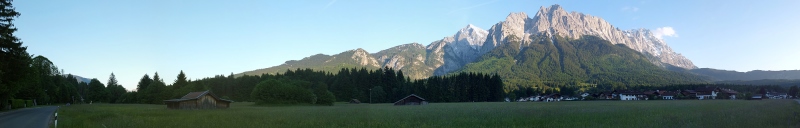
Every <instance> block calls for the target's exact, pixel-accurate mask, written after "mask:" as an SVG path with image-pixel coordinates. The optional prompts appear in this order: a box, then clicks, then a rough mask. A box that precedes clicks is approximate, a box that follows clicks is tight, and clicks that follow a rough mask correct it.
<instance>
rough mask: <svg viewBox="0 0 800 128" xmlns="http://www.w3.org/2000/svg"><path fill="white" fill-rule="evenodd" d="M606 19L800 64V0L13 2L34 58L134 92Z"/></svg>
mask: <svg viewBox="0 0 800 128" xmlns="http://www.w3.org/2000/svg"><path fill="white" fill-rule="evenodd" d="M553 4H559V5H561V6H562V7H563V8H564V9H565V10H567V11H577V12H582V13H585V14H589V15H593V16H599V17H602V18H604V19H605V20H607V21H608V22H610V23H611V24H612V25H614V26H616V27H619V28H620V29H636V28H646V29H651V30H656V29H657V28H665V27H668V28H672V30H674V34H673V33H667V36H665V37H664V39H665V40H666V42H667V43H668V44H669V45H670V46H671V47H672V48H673V50H674V51H676V52H678V53H681V54H683V55H684V56H686V57H687V58H689V59H691V60H692V61H693V62H694V64H695V65H697V66H698V67H701V68H704V67H709V68H717V69H727V70H737V71H750V70H794V69H800V59H797V56H800V50H797V49H798V48H800V42H798V40H797V38H796V37H798V36H800V33H799V32H798V30H800V24H798V21H799V20H800V13H797V12H800V8H798V7H800V2H799V1H795V0H783V1H781V0H775V1H727V0H726V1H722V0H715V1H711V0H709V1H651V0H640V1H562V0H558V1H521V0H494V1H486V0H471V1H462V0H441V1H423V0H410V1H347V0H321V1H290V0H280V1H255V0H243V1H230V2H229V1H225V2H220V1H211V0H193V1H188V0H183V1H178V0H176V1H163V0H143V1H108V0H81V1H46V2H42V1H22V0H19V1H15V2H14V5H15V6H16V9H17V11H19V12H21V13H22V15H21V16H20V17H19V18H18V19H17V20H16V21H15V25H16V27H17V28H19V31H18V32H17V33H15V34H16V35H17V36H18V37H20V38H21V39H22V41H23V42H24V45H27V46H28V52H29V53H31V54H36V55H43V56H45V57H47V58H49V59H50V60H51V61H53V62H54V63H55V64H56V65H57V66H58V67H59V68H60V69H64V71H65V73H71V74H76V75H80V76H85V77H89V78H98V79H99V80H100V81H106V80H108V76H109V75H110V74H111V73H112V72H113V73H114V74H115V75H116V77H117V80H118V81H119V82H120V83H121V84H122V85H123V86H124V87H125V88H127V89H128V90H134V89H135V88H136V83H137V82H138V81H139V79H140V78H141V77H142V76H143V75H144V74H149V75H150V76H151V77H152V75H153V73H154V72H158V74H159V75H160V76H161V77H162V78H163V79H164V81H165V82H167V84H171V83H172V82H173V81H174V80H175V77H176V76H177V74H178V72H179V71H181V70H183V71H184V72H186V74H187V76H188V77H189V78H190V79H200V78H204V77H213V76H214V75H219V74H224V75H228V74H231V73H240V72H244V71H249V70H255V69H260V68H267V67H271V66H276V65H279V64H282V63H283V62H285V61H287V60H297V59H302V58H303V57H307V56H310V55H313V54H317V53H323V54H337V53H340V52H343V51H345V50H350V49H356V48H364V49H365V50H367V51H369V52H373V53H374V52H378V51H380V50H383V49H386V48H390V47H392V46H396V45H400V44H407V43H413V42H417V43H420V44H423V45H428V44H429V43H430V42H433V41H435V40H439V39H441V38H443V37H446V36H450V35H453V34H455V32H456V31H458V30H459V29H460V28H463V27H465V26H467V24H474V25H476V26H478V27H481V28H484V29H489V28H490V27H491V26H492V25H494V24H495V23H498V22H500V21H502V20H504V19H505V17H506V16H507V15H508V14H509V13H511V12H525V13H528V14H529V16H531V15H533V14H535V13H536V11H537V10H538V9H539V7H541V6H546V7H549V6H550V5H553Z"/></svg>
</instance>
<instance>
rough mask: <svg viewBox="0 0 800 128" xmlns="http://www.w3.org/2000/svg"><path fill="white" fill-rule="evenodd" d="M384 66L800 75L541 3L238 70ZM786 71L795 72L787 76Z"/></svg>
mask: <svg viewBox="0 0 800 128" xmlns="http://www.w3.org/2000/svg"><path fill="white" fill-rule="evenodd" d="M382 67H389V68H394V69H399V70H401V71H403V72H404V73H405V74H406V75H407V76H408V77H411V78H414V79H422V78H427V77H430V76H437V75H447V74H450V73H454V72H486V73H497V74H501V76H503V77H504V78H505V82H506V83H507V84H512V85H513V84H517V85H520V84H534V85H537V84H539V85H541V84H545V83H547V82H548V81H550V82H553V81H558V82H565V81H570V82H577V83H595V82H610V83H614V82H617V83H620V84H653V83H661V84H668V83H695V82H710V81H714V80H742V79H747V80H751V79H762V78H763V79H776V78H778V79H799V78H800V75H798V74H800V73H797V72H800V71H776V72H769V71H768V72H761V71H754V73H750V72H748V73H744V74H743V75H742V74H739V73H736V72H731V71H724V70H716V69H707V68H702V69H699V68H697V66H695V65H694V64H693V63H692V61H691V60H689V59H687V58H686V57H684V56H683V55H681V54H679V53H676V52H675V51H673V50H672V48H670V47H669V46H668V45H667V43H666V42H665V41H664V40H663V39H661V38H659V37H656V36H655V35H654V33H653V32H652V31H650V30H648V29H631V30H621V29H619V28H617V27H614V26H613V25H611V24H610V23H608V22H607V21H605V20H603V19H602V18H600V17H596V16H591V15H587V14H583V13H579V12H567V11H565V10H564V9H563V8H562V7H561V6H560V5H552V6H550V7H544V6H543V7H540V9H539V10H538V12H537V13H536V14H535V15H533V17H529V16H528V15H527V14H526V13H524V12H519V13H511V14H509V15H508V16H507V17H506V19H505V20H504V21H501V22H499V23H497V24H495V25H493V26H492V27H491V28H489V29H488V30H484V29H481V28H479V27H476V26H474V25H472V24H469V25H466V26H465V27H464V28H462V29H460V30H458V31H457V32H456V33H455V34H453V35H451V36H447V37H444V38H443V39H440V40H436V41H433V42H431V43H430V44H428V45H427V46H426V45H422V44H419V43H410V44H403V45H399V46H395V47H392V48H388V49H385V50H382V51H378V52H376V53H370V52H368V51H365V50H363V49H360V48H358V49H354V50H348V51H345V52H342V53H339V54H335V55H324V54H317V55H312V56H309V57H306V58H303V59H301V60H290V61H286V62H285V63H284V64H281V65H278V66H273V67H269V68H264V69H258V70H253V71H246V72H243V73H239V74H236V75H237V76H241V75H260V74H264V73H270V74H272V73H280V72H285V71H286V70H289V69H292V70H293V69H298V68H301V69H305V68H310V69H314V70H322V71H328V72H333V73H335V72H337V71H338V70H340V69H341V68H368V69H375V68H382ZM786 73H788V74H794V75H781V74H786ZM750 74H753V75H750ZM764 74H767V75H764ZM770 74H776V75H770Z"/></svg>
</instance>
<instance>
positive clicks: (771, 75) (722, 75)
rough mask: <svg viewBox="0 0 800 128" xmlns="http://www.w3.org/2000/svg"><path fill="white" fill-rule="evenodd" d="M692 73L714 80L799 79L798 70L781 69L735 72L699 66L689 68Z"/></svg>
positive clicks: (799, 72) (799, 71) (799, 73)
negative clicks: (697, 67)
mask: <svg viewBox="0 0 800 128" xmlns="http://www.w3.org/2000/svg"><path fill="white" fill-rule="evenodd" d="M689 71H691V72H693V73H696V74H700V75H705V76H709V77H711V78H712V79H713V80H715V81H737V80H738V81H753V80H764V79H786V80H798V79H800V70H782V71H762V70H754V71H749V72H737V71H730V70H720V69H712V68H699V69H692V70H689Z"/></svg>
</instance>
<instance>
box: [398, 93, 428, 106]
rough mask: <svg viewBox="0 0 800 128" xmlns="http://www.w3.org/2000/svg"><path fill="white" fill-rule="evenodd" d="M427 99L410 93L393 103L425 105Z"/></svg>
mask: <svg viewBox="0 0 800 128" xmlns="http://www.w3.org/2000/svg"><path fill="white" fill-rule="evenodd" d="M426 104H428V101H425V99H424V98H422V97H419V96H417V95H414V94H411V95H408V96H406V97H405V98H403V99H400V100H398V101H397V102H394V105H426Z"/></svg>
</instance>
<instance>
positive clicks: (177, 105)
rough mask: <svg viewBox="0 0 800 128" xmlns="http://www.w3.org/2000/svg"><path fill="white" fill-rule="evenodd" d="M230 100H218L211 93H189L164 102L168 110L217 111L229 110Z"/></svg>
mask: <svg viewBox="0 0 800 128" xmlns="http://www.w3.org/2000/svg"><path fill="white" fill-rule="evenodd" d="M231 102H233V101H231V100H226V99H222V98H219V97H218V96H216V95H214V93H211V91H202V92H190V93H189V94H186V95H184V96H183V97H181V98H180V99H171V100H164V103H165V104H167V108H169V109H218V108H229V107H230V104H231Z"/></svg>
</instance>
